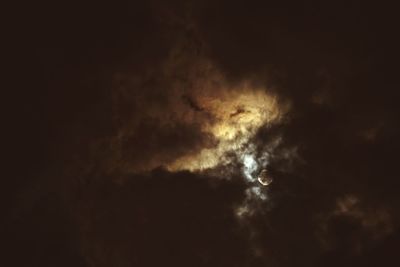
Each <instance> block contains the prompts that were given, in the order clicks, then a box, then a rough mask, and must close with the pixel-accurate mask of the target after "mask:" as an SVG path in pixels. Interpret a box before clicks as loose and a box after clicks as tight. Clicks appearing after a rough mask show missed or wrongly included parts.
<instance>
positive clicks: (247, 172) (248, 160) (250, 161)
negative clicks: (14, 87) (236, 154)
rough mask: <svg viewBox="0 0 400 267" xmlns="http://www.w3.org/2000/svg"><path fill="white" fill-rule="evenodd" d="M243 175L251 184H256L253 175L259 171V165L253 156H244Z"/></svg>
mask: <svg viewBox="0 0 400 267" xmlns="http://www.w3.org/2000/svg"><path fill="white" fill-rule="evenodd" d="M243 165H244V168H243V173H244V176H245V177H246V179H247V180H248V181H250V182H254V181H255V180H256V179H255V178H254V177H253V175H252V174H253V173H254V172H255V171H256V170H257V168H258V164H257V161H256V160H255V159H254V156H253V155H244V156H243Z"/></svg>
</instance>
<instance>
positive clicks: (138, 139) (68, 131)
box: [0, 0, 400, 267]
mask: <svg viewBox="0 0 400 267" xmlns="http://www.w3.org/2000/svg"><path fill="white" fill-rule="evenodd" d="M8 9H9V11H8V12H7V10H6V13H8V15H6V16H5V20H4V22H3V25H4V26H5V28H6V30H5V31H4V34H3V38H2V39H3V41H4V44H5V48H4V49H3V52H4V53H5V57H4V61H3V63H5V65H6V68H7V69H8V70H9V71H10V75H8V74H7V76H8V77H7V78H8V79H9V80H10V81H11V82H10V85H9V86H5V87H4V88H3V92H4V94H3V99H4V100H5V102H6V103H5V105H4V107H5V111H4V112H3V114H4V115H5V117H6V120H5V123H3V134H5V137H4V138H3V142H4V146H3V155H4V156H5V158H6V162H5V163H6V164H5V167H4V168H3V172H2V173H3V174H2V186H1V187H0V188H1V194H0V195H1V202H0V203H1V206H0V207H1V209H2V218H1V220H0V231H1V237H2V238H1V239H2V243H3V246H2V247H3V248H2V249H1V253H0V255H1V256H0V266H4V267H8V266H10V267H11V266H18V267H20V266H21V267H22V266H27V267H28V266H29V267H35V266H38V267H39V266H40V267H47V266H49V267H50V266H52V267H53V266H57V267H63V266H68V267H70V266H74V267H89V266H90V267H98V266H99V267H125V266H218V267H222V266H231V267H233V266H240V267H242V266H249V267H257V266H277V267H289V266H296V267H299V266H308V267H311V266H315V267H327V266H353V267H358V266H400V257H399V253H398V252H399V249H400V231H399V225H400V224H399V219H400V216H399V215H400V194H399V193H400V192H399V190H400V180H399V178H400V177H399V172H398V169H397V167H398V165H399V163H398V160H399V156H398V153H399V149H400V141H399V134H400V125H399V118H398V115H399V114H400V108H399V106H400V105H399V103H398V100H399V97H400V93H399V89H400V88H399V78H398V69H399V67H398V65H399V61H398V49H399V46H398V32H399V30H398V23H397V17H398V9H397V8H396V7H395V6H394V5H385V4H384V3H383V2H382V1H375V2H372V1H371V2H369V1H312V0H309V1H207V0H206V1H156V0H151V1H142V2H139V1H130V2H128V1H127V2H123V3H118V4H117V3H116V2H109V3H107V4H106V3H100V2H99V1H98V2H92V3H83V2H82V3H79V4H73V3H72V2H67V1H48V2H30V3H26V4H22V3H21V4H19V5H17V4H15V5H14V6H12V7H11V6H9V7H8ZM177 47H178V48H177ZM171 51H178V52H175V53H176V54H177V56H176V57H172V63H173V64H172V65H173V66H175V67H174V68H175V69H174V71H172V72H173V73H172V74H171V76H167V77H169V78H159V77H158V76H159V75H158V74H159V73H164V72H163V71H164V69H163V68H164V66H165V65H163V64H164V63H165V62H166V60H167V58H171V53H172V52H171ZM182 55H183V56H182ZM188 55H189V56H188ZM203 57H207V59H208V60H210V61H212V62H213V64H215V66H216V67H217V68H218V69H219V70H220V71H221V72H222V73H223V74H224V75H225V76H226V79H227V80H228V81H229V83H232V84H235V83H237V82H238V81H240V80H241V79H246V78H248V77H254V79H256V80H257V81H258V82H259V83H265V84H266V88H267V89H270V90H271V92H272V93H273V94H275V95H276V96H277V97H278V98H279V99H282V100H284V101H287V102H288V103H290V111H289V112H288V114H287V116H286V117H285V119H284V123H281V124H278V125H275V126H273V127H271V128H262V129H261V130H260V131H259V132H258V133H257V135H256V136H255V142H256V143H257V144H265V143H268V142H269V140H271V138H272V137H276V136H279V137H281V140H282V142H281V143H280V144H279V146H278V147H277V149H276V155H275V156H274V157H273V158H272V160H271V163H270V168H271V172H272V173H273V174H274V182H273V183H272V184H271V186H270V188H269V189H268V190H269V196H270V201H268V202H267V203H261V204H259V206H258V208H257V211H256V213H255V214H254V215H253V216H251V217H249V218H246V219H243V220H241V219H238V218H237V217H236V216H235V213H234V207H235V206H237V205H239V204H240V203H242V202H243V200H244V198H245V197H244V196H245V193H244V192H245V190H246V185H245V183H244V182H243V180H242V179H241V178H239V177H240V175H241V173H240V171H238V173H236V174H235V177H233V178H232V179H230V180H227V179H218V177H210V176H209V175H208V174H206V173H201V174H200V173H198V172H190V171H176V172H172V171H167V170H166V169H165V168H163V167H161V166H160V167H154V168H151V170H148V171H141V169H142V167H143V168H144V166H147V165H146V164H148V165H149V166H155V165H156V164H157V162H158V160H159V161H160V162H162V163H164V162H167V160H169V159H170V158H174V157H175V158H177V157H179V156H180V155H183V154H184V153H187V152H188V151H189V152H191V151H195V150H196V149H199V148H201V147H204V146H211V145H212V143H209V142H208V141H207V140H208V139H207V136H206V137H205V136H203V135H202V133H199V128H198V125H197V126H196V125H195V126H193V125H189V126H188V125H186V124H183V123H180V122H174V123H173V124H171V125H170V124H168V126H165V125H166V124H162V123H160V122H159V121H157V120H147V119H146V117H145V115H143V114H147V113H146V112H147V111H146V110H147V107H148V110H150V109H151V108H153V107H157V108H160V109H161V110H162V109H163V107H167V104H168V103H167V100H166V99H167V96H168V95H171V94H172V91H173V86H174V84H175V83H174V81H175V80H178V81H179V82H180V83H181V84H186V83H187V84H190V79H191V77H187V75H186V73H187V72H186V69H185V66H186V65H185V64H189V63H190V62H191V61H190V59H191V58H203ZM188 58H189V59H188ZM182 62H183V63H182ZM186 62H189V63H186ZM179 64H181V65H179ZM182 66H183V67H182ZM175 72H176V73H175ZM121 77H123V78H121ZM126 77H129V78H126ZM171 77H172V78H171ZM137 81H140V82H137ZM132 84H139V85H140V86H137V87H135V86H134V85H132ZM116 88H131V89H132V88H133V89H132V91H130V93H129V94H128V93H127V94H126V95H123V92H125V91H122V89H121V91H118V92H119V93H120V92H122V93H120V95H118V94H117V93H116V92H117V89H116ZM188 92H189V94H190V90H189V91H188ZM189 94H187V95H182V96H181V97H180V98H178V99H177V101H181V102H182V105H186V106H187V108H191V109H193V110H194V112H198V113H201V112H205V111H204V108H203V107H202V106H200V104H199V103H197V102H196V100H195V99H194V98H193V97H192V96H191V95H189ZM116 96H118V97H116ZM137 99H140V101H139V100H137ZM132 101H133V102H132ZM134 102H135V103H134ZM143 107H144V108H143ZM144 109H146V110H144ZM168 112H170V110H168V109H167V108H165V114H166V116H167V115H168ZM178 112H179V110H178ZM240 112H244V111H240ZM130 122H134V123H136V124H135V125H138V126H137V128H132V129H136V130H134V131H132V132H129V134H130V138H129V140H128V141H126V143H123V145H122V146H121V147H118V146H116V145H115V144H114V143H113V141H110V140H115V139H113V138H115V137H116V136H118V134H119V133H120V132H121V129H122V130H123V131H125V132H124V133H126V132H128V131H129V129H130V128H129V127H128V126H126V125H130ZM135 127H136V126H135ZM137 129H139V130H137ZM115 147H117V148H115ZM294 150H295V151H296V156H295V157H293V158H288V157H287V156H285V155H286V153H288V151H294ZM115 155H117V156H115ZM121 162H122V163H124V164H125V163H126V162H129V163H130V164H131V165H130V166H132V168H133V169H134V170H138V171H131V170H130V171H126V170H125V169H124V168H125V166H126V164H125V165H124V164H122V163H121ZM149 162H150V163H151V164H152V165H150V163H149ZM120 163H121V164H120ZM160 165H162V164H161V163H160ZM121 166H124V167H121ZM236 176H237V177H236Z"/></svg>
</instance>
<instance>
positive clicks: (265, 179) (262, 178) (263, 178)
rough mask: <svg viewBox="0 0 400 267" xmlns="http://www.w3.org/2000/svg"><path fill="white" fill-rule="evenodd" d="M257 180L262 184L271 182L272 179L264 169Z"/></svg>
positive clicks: (265, 184)
mask: <svg viewBox="0 0 400 267" xmlns="http://www.w3.org/2000/svg"><path fill="white" fill-rule="evenodd" d="M257 180H258V181H259V182H260V184H262V185H264V186H267V185H269V184H271V183H272V181H273V179H272V177H271V176H269V175H268V172H267V170H265V169H264V170H262V171H261V172H260V174H259V175H258V178H257Z"/></svg>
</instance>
